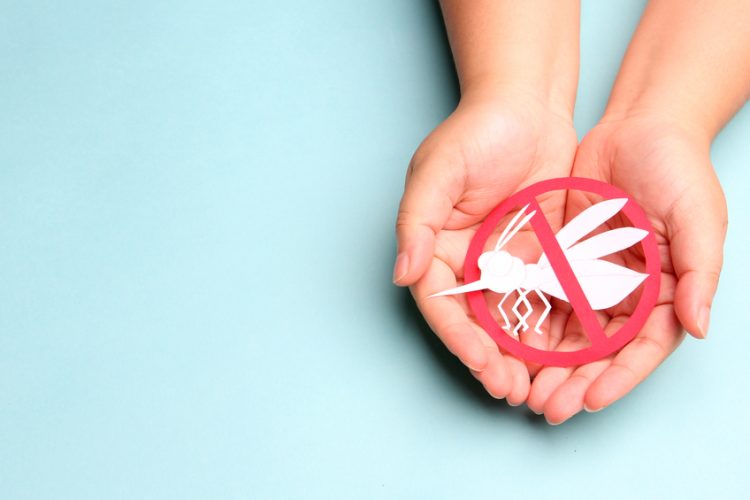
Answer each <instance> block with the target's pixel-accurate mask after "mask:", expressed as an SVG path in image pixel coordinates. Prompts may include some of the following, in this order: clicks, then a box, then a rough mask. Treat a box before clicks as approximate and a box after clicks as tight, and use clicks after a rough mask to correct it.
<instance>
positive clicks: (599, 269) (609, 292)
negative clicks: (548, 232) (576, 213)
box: [539, 233, 648, 311]
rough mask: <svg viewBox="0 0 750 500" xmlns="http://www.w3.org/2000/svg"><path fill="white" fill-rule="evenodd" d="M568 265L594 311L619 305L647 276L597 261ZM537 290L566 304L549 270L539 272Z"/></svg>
mask: <svg viewBox="0 0 750 500" xmlns="http://www.w3.org/2000/svg"><path fill="white" fill-rule="evenodd" d="M605 234H606V233H605ZM570 266H571V268H572V269H573V273H574V274H575V275H576V277H577V278H578V283H580V285H581V288H582V289H583V294H584V295H585V296H586V299H587V300H588V301H589V305H591V308H592V309H593V310H595V311H598V310H600V309H607V308H609V307H612V306H614V305H615V304H618V303H620V302H621V301H622V300H623V299H624V298H625V297H627V296H628V295H630V293H631V292H632V291H633V290H635V289H636V288H637V287H638V285H640V284H641V283H643V280H645V279H646V278H647V277H648V274H643V273H639V272H636V271H633V270H632V269H629V268H627V267H624V266H620V265H617V264H613V263H612V262H608V261H606V260H599V259H594V260H578V261H571V262H570ZM539 289H540V290H541V291H543V292H544V293H546V294H549V295H552V296H553V297H556V298H558V299H560V300H564V301H566V302H567V301H568V297H567V296H566V295H565V291H564V290H563V288H562V285H560V282H559V280H558V279H557V277H556V276H555V273H554V271H553V270H552V268H551V267H547V268H545V269H543V270H542V276H540V285H539Z"/></svg>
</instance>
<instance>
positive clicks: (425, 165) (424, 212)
mask: <svg viewBox="0 0 750 500" xmlns="http://www.w3.org/2000/svg"><path fill="white" fill-rule="evenodd" d="M462 189H463V181H462V180H461V179H457V178H455V177H454V176H453V175H451V173H450V169H448V168H446V167H445V166H444V165H440V164H439V163H437V162H433V161H426V162H422V163H420V164H414V163H413V164H412V166H411V167H410V172H409V174H408V175H407V179H406V188H405V190H404V196H403V198H402V199H401V205H400V206H399V211H398V217H397V220H396V237H397V239H398V254H397V256H396V263H395V265H394V268H393V282H394V283H396V284H397V285H401V286H408V285H412V284H414V283H415V282H416V281H417V280H418V279H419V278H420V277H421V276H422V275H423V274H424V272H425V271H426V270H427V268H428V266H429V265H430V260H431V259H432V256H433V253H434V249H435V235H436V234H437V232H438V231H440V229H442V227H443V226H444V225H445V222H446V221H447V220H448V218H449V217H450V214H451V210H452V209H453V205H454V199H456V198H457V197H458V193H460V192H461V190H462Z"/></svg>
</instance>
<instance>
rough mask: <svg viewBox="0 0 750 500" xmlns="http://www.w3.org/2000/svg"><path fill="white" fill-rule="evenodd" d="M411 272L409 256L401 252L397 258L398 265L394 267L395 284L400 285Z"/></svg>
mask: <svg viewBox="0 0 750 500" xmlns="http://www.w3.org/2000/svg"><path fill="white" fill-rule="evenodd" d="M408 272H409V254H407V253H406V252H401V253H400V254H398V257H396V265H395V266H393V282H394V283H398V282H399V281H401V280H402V279H403V278H404V276H406V274H407V273H408Z"/></svg>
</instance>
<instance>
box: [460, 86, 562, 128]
mask: <svg viewBox="0 0 750 500" xmlns="http://www.w3.org/2000/svg"><path fill="white" fill-rule="evenodd" d="M496 103H497V104H503V103H506V104H513V105H515V106H518V105H519V104H524V103H525V104H526V105H527V106H528V107H529V108H531V109H544V110H546V111H548V112H551V113H552V114H554V115H556V116H557V117H559V118H560V119H561V120H563V121H565V122H566V123H569V124H571V125H572V124H573V108H574V106H575V96H572V97H570V96H568V95H565V94H564V93H561V92H558V91H556V90H555V89H553V88H552V86H551V85H546V84H544V83H540V82H539V81H536V82H531V81H525V80H523V79H518V78H514V79H504V78H502V77H499V76H497V75H490V74H487V75H481V76H478V77H475V78H471V79H464V80H462V82H461V104H464V105H471V104H484V105H487V104H490V105H492V104H496Z"/></svg>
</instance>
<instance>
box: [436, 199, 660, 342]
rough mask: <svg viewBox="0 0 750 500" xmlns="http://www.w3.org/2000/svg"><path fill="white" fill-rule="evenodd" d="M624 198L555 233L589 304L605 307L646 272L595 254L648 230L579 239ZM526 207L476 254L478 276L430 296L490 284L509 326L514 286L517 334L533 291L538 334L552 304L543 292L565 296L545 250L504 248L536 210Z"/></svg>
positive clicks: (623, 246) (614, 249) (485, 287)
mask: <svg viewBox="0 0 750 500" xmlns="http://www.w3.org/2000/svg"><path fill="white" fill-rule="evenodd" d="M626 203H627V199H625V198H618V199H613V200H606V201H602V202H600V203H597V204H595V205H592V206H591V207H589V208H587V209H586V210H584V211H583V212H581V213H580V214H578V215H577V216H576V217H574V218H573V219H572V220H571V221H570V222H568V224H566V225H565V227H563V228H562V229H561V230H560V231H558V233H557V234H556V235H555V237H556V239H557V242H558V244H559V245H560V248H561V249H562V250H563V253H564V254H565V257H566V259H567V260H568V263H569V264H570V267H571V268H572V270H573V273H574V274H575V276H576V278H577V279H578V281H579V284H580V285H581V289H582V290H583V292H584V295H585V296H586V299H587V300H588V302H589V305H590V306H591V308H592V309H593V310H595V311H597V310H601V309H607V308H609V307H612V306H614V305H615V304H617V303H619V302H620V301H622V300H623V299H624V298H625V297H627V296H628V295H629V294H630V293H631V292H632V291H633V290H635V288H636V287H638V285H640V284H641V283H642V282H643V280H645V279H646V277H648V275H647V274H643V273H639V272H636V271H633V270H632V269H629V268H627V267H624V266H620V265H617V264H614V263H612V262H608V261H606V260H602V259H600V257H605V256H607V255H610V254H613V253H615V252H618V251H620V250H624V249H626V248H629V247H631V246H633V245H635V244H636V243H638V242H640V241H641V240H642V239H643V238H645V237H646V235H647V234H648V232H647V231H645V230H643V229H638V228H634V227H623V228H618V229H612V230H609V231H606V232H603V233H600V234H597V235H595V236H592V237H591V238H588V239H586V240H584V241H580V240H581V239H582V238H583V237H585V236H587V235H588V234H589V233H591V232H592V231H593V230H594V229H596V228H597V227H598V226H599V225H600V224H602V223H604V222H606V221H607V220H609V219H610V218H611V217H613V216H614V215H615V214H616V213H617V212H619V211H620V210H621V209H622V207H624V206H625V204H626ZM527 208H528V205H527V206H525V207H523V208H522V209H521V211H519V212H518V213H517V214H516V215H515V217H513V219H512V220H511V221H510V222H509V223H508V225H507V226H506V227H505V229H504V230H503V232H502V234H501V235H500V238H499V239H498V241H497V244H496V245H495V248H494V250H490V251H488V252H484V253H483V254H482V255H480V256H479V261H478V262H477V264H478V266H479V270H480V278H479V280H477V281H474V282H472V283H467V284H465V285H462V286H459V287H456V288H451V289H449V290H445V291H442V292H439V293H436V294H434V295H432V297H439V296H444V295H456V294H460V293H466V292H472V291H477V290H490V291H492V292H495V293H498V294H502V298H501V299H500V303H499V304H498V310H499V311H500V315H501V316H502V318H503V321H504V325H503V329H504V330H507V331H510V329H511V324H510V321H509V318H508V315H507V314H506V312H505V310H504V309H503V305H504V304H505V301H506V300H507V299H508V297H509V296H510V295H511V294H513V293H514V292H515V293H516V294H518V298H517V299H516V301H515V303H514V304H513V307H512V308H511V311H512V312H513V314H514V315H515V317H516V318H517V320H518V323H517V324H516V326H515V328H513V334H514V335H518V332H519V330H522V331H524V332H525V331H526V330H528V328H529V325H528V323H527V321H526V320H527V319H528V318H529V316H531V314H532V312H533V307H532V305H531V302H529V299H528V297H527V296H528V295H529V294H530V293H534V294H536V295H537V296H538V297H539V299H540V300H541V301H542V303H543V304H544V311H543V312H542V314H541V315H540V316H539V319H538V320H537V322H536V324H535V326H534V331H535V332H537V333H540V334H541V333H542V330H541V329H540V327H541V325H542V323H543V322H544V320H545V319H547V316H548V315H549V312H550V310H551V309H552V306H551V305H550V302H549V300H548V299H547V297H546V295H545V294H547V295H550V296H552V297H555V298H558V299H560V300H564V301H567V300H568V299H567V296H566V295H565V292H564V291H563V288H562V285H561V284H560V281H559V280H558V279H557V276H556V275H555V272H554V270H553V269H552V266H551V265H550V263H549V260H548V259H547V256H546V255H545V254H542V256H541V257H540V258H539V261H538V262H536V263H534V264H526V263H524V262H523V260H521V259H520V258H518V257H515V256H513V255H511V254H510V253H509V252H507V251H505V250H503V247H504V246H505V245H506V244H507V243H508V242H509V241H510V240H511V239H512V238H513V237H514V236H515V235H516V233H517V232H518V231H519V230H520V229H521V228H522V227H523V226H524V225H526V223H528V222H529V221H530V220H531V218H532V217H533V216H534V215H535V214H536V212H535V211H534V212H531V213H529V214H526V215H525V216H524V213H525V212H526V209H527ZM521 217H523V219H521ZM519 219H521V220H520V221H519ZM521 304H523V305H524V306H525V307H526V311H525V312H524V313H521V312H520V311H519V306H520V305H521Z"/></svg>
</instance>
